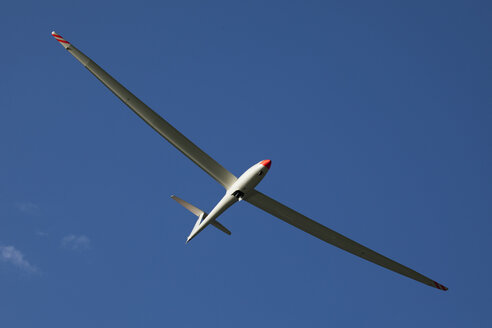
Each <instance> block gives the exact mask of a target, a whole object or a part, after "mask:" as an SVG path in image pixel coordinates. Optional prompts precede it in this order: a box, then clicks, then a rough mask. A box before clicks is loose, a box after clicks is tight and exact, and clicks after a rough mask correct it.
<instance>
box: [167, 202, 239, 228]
mask: <svg viewBox="0 0 492 328" xmlns="http://www.w3.org/2000/svg"><path fill="white" fill-rule="evenodd" d="M171 198H172V199H174V200H175V201H177V202H178V203H179V204H181V206H183V207H184V208H186V209H187V210H188V211H190V212H191V213H193V214H195V215H196V216H198V220H197V221H196V223H195V226H194V227H193V230H195V228H196V227H198V226H200V223H201V222H202V221H203V219H205V217H206V216H207V213H205V212H204V211H202V210H201V209H199V208H198V207H196V206H193V205H191V204H190V203H188V202H187V201H185V200H183V199H181V198H179V197H177V196H175V195H172V196H171ZM210 224H211V225H213V226H214V227H216V228H217V229H219V230H220V231H222V232H224V233H226V234H228V235H230V234H231V232H230V231H229V230H228V229H227V228H226V227H224V226H223V225H222V224H220V223H219V221H217V220H214V221H212V222H210Z"/></svg>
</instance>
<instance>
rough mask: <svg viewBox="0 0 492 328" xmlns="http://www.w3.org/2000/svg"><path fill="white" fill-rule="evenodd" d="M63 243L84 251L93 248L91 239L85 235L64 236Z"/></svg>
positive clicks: (68, 246)
mask: <svg viewBox="0 0 492 328" xmlns="http://www.w3.org/2000/svg"><path fill="white" fill-rule="evenodd" d="M61 245H62V247H64V248H67V249H72V250H76V251H84V250H88V249H90V248H91V240H90V239H89V237H87V236H85V235H79V236H77V235H67V236H65V237H63V238H62V240H61Z"/></svg>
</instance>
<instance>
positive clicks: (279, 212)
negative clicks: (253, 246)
mask: <svg viewBox="0 0 492 328" xmlns="http://www.w3.org/2000/svg"><path fill="white" fill-rule="evenodd" d="M245 200H246V201H247V202H249V203H251V204H253V205H255V206H257V207H259V208H261V209H262V210H264V211H265V212H267V213H270V214H271V215H273V216H276V217H277V218H279V219H281V220H283V221H285V222H287V223H289V224H291V225H293V226H294V227H296V228H299V229H301V230H303V231H305V232H307V233H309V234H311V235H313V236H315V237H317V238H319V239H321V240H323V241H325V242H327V243H329V244H332V245H334V246H336V247H338V248H341V249H343V250H345V251H347V252H349V253H352V254H354V255H357V256H359V257H362V258H363V259H365V260H367V261H370V262H373V263H375V264H378V265H380V266H382V267H385V268H386V269H389V270H391V271H394V272H397V273H399V274H402V275H404V276H407V277H409V278H412V279H414V280H417V281H419V282H421V283H424V284H426V285H429V286H431V287H434V288H437V289H440V290H447V289H448V288H447V287H445V286H443V285H441V284H439V283H437V282H435V281H434V280H432V279H429V278H427V277H426V276H424V275H422V274H420V273H418V272H416V271H414V270H412V269H410V268H408V267H406V266H404V265H402V264H400V263H398V262H395V261H393V260H391V259H389V258H387V257H386V256H383V255H381V254H379V253H377V252H375V251H373V250H371V249H369V248H367V247H365V246H363V245H361V244H359V243H357V242H355V241H353V240H351V239H349V238H347V237H345V236H343V235H341V234H339V233H338V232H336V231H333V230H331V229H329V228H327V227H325V226H323V225H322V224H319V223H318V222H316V221H313V220H311V219H310V218H308V217H306V216H304V215H302V214H300V213H298V212H296V211H294V210H293V209H291V208H289V207H287V206H285V205H283V204H281V203H279V202H277V201H276V200H274V199H272V198H270V197H268V196H266V195H265V194H263V193H261V192H259V191H256V190H255V191H253V192H252V193H251V195H248V197H247V198H246V199H245Z"/></svg>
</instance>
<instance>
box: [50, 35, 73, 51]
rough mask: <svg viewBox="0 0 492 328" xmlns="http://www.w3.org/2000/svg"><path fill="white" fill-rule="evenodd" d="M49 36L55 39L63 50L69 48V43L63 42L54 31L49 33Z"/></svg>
mask: <svg viewBox="0 0 492 328" xmlns="http://www.w3.org/2000/svg"><path fill="white" fill-rule="evenodd" d="M51 35H52V36H53V37H54V38H55V40H56V41H58V42H60V44H61V45H62V46H63V48H65V49H67V48H68V47H69V46H70V42H68V41H67V40H65V39H64V38H63V37H62V36H61V35H60V34H58V33H56V32H55V31H53V32H51Z"/></svg>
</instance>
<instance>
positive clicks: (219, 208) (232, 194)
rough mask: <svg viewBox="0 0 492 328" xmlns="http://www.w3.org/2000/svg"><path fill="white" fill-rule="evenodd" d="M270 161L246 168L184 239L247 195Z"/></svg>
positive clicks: (269, 164) (190, 237)
mask: <svg viewBox="0 0 492 328" xmlns="http://www.w3.org/2000/svg"><path fill="white" fill-rule="evenodd" d="M271 164H272V161H270V160H269V159H266V160H263V161H261V162H259V163H258V164H255V165H253V166H252V167H250V168H249V169H247V170H246V172H244V173H243V174H242V175H241V176H240V177H239V178H238V179H237V180H236V182H234V184H233V185H232V186H231V187H230V188H229V189H227V191H226V193H225V195H224V197H222V199H221V200H220V201H219V202H218V203H217V205H215V207H214V208H213V209H212V211H210V213H209V214H208V215H207V216H206V217H205V219H203V221H202V222H201V223H200V224H199V225H196V226H195V228H194V229H193V230H192V231H191V233H190V235H189V236H188V238H187V239H186V242H189V241H190V240H192V239H193V237H195V236H196V235H198V233H199V232H200V231H202V230H203V229H205V227H206V226H207V225H209V224H210V223H211V222H212V221H213V220H215V219H217V218H218V217H219V215H221V214H222V213H224V211H225V210H226V209H228V208H229V207H231V205H232V204H234V203H236V202H238V201H240V200H242V199H243V198H244V197H247V195H248V193H249V192H250V191H251V190H254V189H255V187H256V185H257V184H258V183H260V181H261V180H262V179H263V178H264V177H265V175H266V174H267V173H268V170H269V169H270V166H271Z"/></svg>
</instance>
